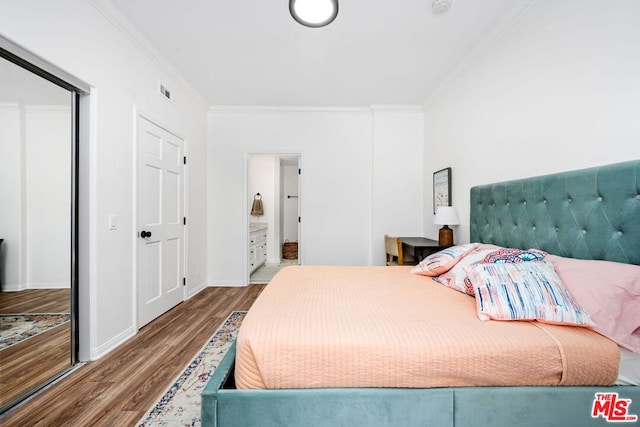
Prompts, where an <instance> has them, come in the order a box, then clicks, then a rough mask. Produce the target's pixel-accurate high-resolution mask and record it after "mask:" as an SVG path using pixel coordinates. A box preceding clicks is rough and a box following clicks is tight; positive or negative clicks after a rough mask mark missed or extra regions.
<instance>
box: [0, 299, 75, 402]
mask: <svg viewBox="0 0 640 427" xmlns="http://www.w3.org/2000/svg"><path fill="white" fill-rule="evenodd" d="M70 308H71V290H70V289H27V290H23V291H18V292H0V314H26V313H29V314H37V313H69V312H70ZM3 333H6V332H4V331H0V335H1V334H3ZM70 365H71V329H70V323H65V324H63V325H60V326H57V327H55V328H53V329H50V330H48V331H46V332H44V333H41V334H39V335H36V336H33V337H31V338H29V339H26V340H24V341H21V342H19V343H17V344H13V345H11V346H9V347H6V348H4V349H2V350H0V408H3V407H6V406H8V405H10V404H12V403H13V402H15V401H16V400H18V399H20V398H21V397H22V396H24V395H26V394H27V393H29V392H31V391H32V390H33V389H34V388H36V387H39V386H41V385H42V384H44V383H45V382H47V381H49V380H51V378H54V377H55V376H57V375H59V374H60V373H61V372H63V371H64V370H65V369H67V368H68V367H69V366H70Z"/></svg>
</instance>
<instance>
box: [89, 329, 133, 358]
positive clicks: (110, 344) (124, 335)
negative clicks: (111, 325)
mask: <svg viewBox="0 0 640 427" xmlns="http://www.w3.org/2000/svg"><path fill="white" fill-rule="evenodd" d="M137 332H138V331H137V329H136V328H134V327H133V326H131V327H130V328H127V329H125V330H124V331H122V332H121V333H119V334H118V335H116V336H115V337H113V338H111V339H110V340H109V341H107V342H106V343H104V344H102V345H101V346H98V347H96V348H93V349H91V360H92V361H93V360H98V359H100V358H101V357H103V356H105V355H106V354H107V353H109V352H111V351H112V350H115V349H116V347H118V346H120V345H122V344H124V343H125V342H126V341H127V340H129V339H131V338H132V337H133V336H134V335H135V334H136V333H137Z"/></svg>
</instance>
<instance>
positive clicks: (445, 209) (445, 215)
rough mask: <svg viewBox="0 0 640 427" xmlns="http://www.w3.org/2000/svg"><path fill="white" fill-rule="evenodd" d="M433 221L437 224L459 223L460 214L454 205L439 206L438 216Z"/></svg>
mask: <svg viewBox="0 0 640 427" xmlns="http://www.w3.org/2000/svg"><path fill="white" fill-rule="evenodd" d="M433 223H434V224H436V225H458V224H460V222H459V221H458V215H456V210H455V209H454V208H453V206H438V209H437V210H436V216H435V218H434V219H433Z"/></svg>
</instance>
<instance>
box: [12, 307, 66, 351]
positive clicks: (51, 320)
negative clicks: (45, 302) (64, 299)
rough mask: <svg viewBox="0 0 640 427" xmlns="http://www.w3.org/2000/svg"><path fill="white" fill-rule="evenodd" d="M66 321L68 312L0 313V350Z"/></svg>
mask: <svg viewBox="0 0 640 427" xmlns="http://www.w3.org/2000/svg"><path fill="white" fill-rule="evenodd" d="M68 321H69V314H68V313H48V314H0V350H2V349H4V348H7V347H9V346H12V345H14V344H17V343H19V342H21V341H24V340H26V339H29V338H31V337H34V336H36V335H38V334H41V333H43V332H45V331H48V330H49V329H51V328H55V327H56V326H60V325H62V324H63V323H65V322H68Z"/></svg>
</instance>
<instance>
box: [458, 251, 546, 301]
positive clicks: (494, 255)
mask: <svg viewBox="0 0 640 427" xmlns="http://www.w3.org/2000/svg"><path fill="white" fill-rule="evenodd" d="M547 255H548V254H547V253H546V252H545V251H541V250H539V249H529V250H527V251H525V250H522V249H514V248H500V249H498V250H496V251H493V252H490V253H489V254H487V256H485V257H484V259H483V260H482V261H478V262H476V264H490V263H494V264H498V263H514V262H526V261H540V260H542V259H544V257H545V256H547ZM465 274H466V272H465ZM464 289H465V292H466V293H467V294H469V295H475V294H476V293H475V290H474V289H473V285H472V284H471V281H470V280H469V276H466V277H465V278H464Z"/></svg>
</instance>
